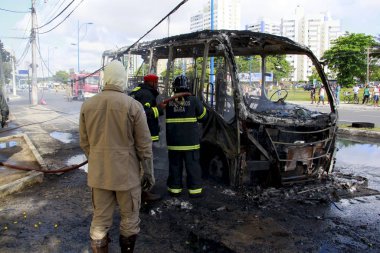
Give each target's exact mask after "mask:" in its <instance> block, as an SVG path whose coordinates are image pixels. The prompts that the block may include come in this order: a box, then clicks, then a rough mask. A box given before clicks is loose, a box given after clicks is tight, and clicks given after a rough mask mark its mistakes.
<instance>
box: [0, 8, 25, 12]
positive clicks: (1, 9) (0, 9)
mask: <svg viewBox="0 0 380 253" xmlns="http://www.w3.org/2000/svg"><path fill="white" fill-rule="evenodd" d="M0 11H7V12H13V13H29V11H13V10H7V9H3V8H0Z"/></svg>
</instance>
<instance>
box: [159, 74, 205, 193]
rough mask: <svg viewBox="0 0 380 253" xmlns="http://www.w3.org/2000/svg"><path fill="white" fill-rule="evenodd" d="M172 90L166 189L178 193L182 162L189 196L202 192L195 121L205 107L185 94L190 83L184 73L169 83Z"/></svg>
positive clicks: (202, 117) (168, 111) (168, 108)
mask: <svg viewBox="0 0 380 253" xmlns="http://www.w3.org/2000/svg"><path fill="white" fill-rule="evenodd" d="M172 85H173V91H174V95H175V96H179V97H177V98H176V99H175V100H172V101H170V102H169V103H168V104H167V105H166V141H167V145H168V155H169V176H168V180H167V186H168V191H169V194H170V195H171V196H179V195H180V194H181V192H182V188H183V184H182V172H183V164H184V163H185V168H186V174H187V179H186V184H187V189H188V191H189V196H190V197H200V196H202V194H203V188H202V169H201V166H200V164H199V149H200V131H199V126H198V122H204V121H205V120H206V118H207V110H206V107H204V106H203V104H202V102H201V101H200V100H199V98H197V97H195V96H193V95H189V96H180V93H181V92H189V91H190V84H189V81H188V79H187V78H186V76H184V75H181V76H177V77H176V78H175V80H174V82H173V84H172Z"/></svg>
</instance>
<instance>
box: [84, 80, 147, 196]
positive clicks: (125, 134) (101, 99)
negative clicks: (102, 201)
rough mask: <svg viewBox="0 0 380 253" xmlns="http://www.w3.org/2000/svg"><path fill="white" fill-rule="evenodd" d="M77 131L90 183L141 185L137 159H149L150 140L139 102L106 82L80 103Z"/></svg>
mask: <svg viewBox="0 0 380 253" xmlns="http://www.w3.org/2000/svg"><path fill="white" fill-rule="evenodd" d="M79 131H80V146H81V148H82V149H83V151H84V152H85V154H86V156H87V157H88V161H89V165H88V185H89V186H90V187H93V188H100V189H106V190H112V191H127V190H129V189H132V188H133V187H136V186H139V185H140V167H139V161H142V160H146V159H152V141H151V138H150V133H149V128H148V125H147V121H146V117H145V114H144V111H143V108H142V106H141V104H140V103H139V102H137V101H136V100H134V99H133V98H131V97H129V96H128V95H127V94H125V93H123V90H122V89H121V88H120V87H119V86H117V85H113V84H108V85H106V86H105V88H104V90H103V91H102V92H101V93H99V94H97V95H95V96H94V97H92V98H90V99H89V100H87V101H85V102H84V103H83V105H82V108H81V112H80V124H79Z"/></svg>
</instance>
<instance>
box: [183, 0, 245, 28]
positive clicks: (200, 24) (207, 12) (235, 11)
mask: <svg viewBox="0 0 380 253" xmlns="http://www.w3.org/2000/svg"><path fill="white" fill-rule="evenodd" d="M240 20H241V9H240V0H214V29H215V30H220V29H228V30H236V29H240ZM207 29H211V1H210V0H208V1H207V4H206V5H204V6H203V9H202V10H200V11H198V13H197V14H196V15H194V16H192V17H191V18H190V31H191V32H196V31H201V30H207Z"/></svg>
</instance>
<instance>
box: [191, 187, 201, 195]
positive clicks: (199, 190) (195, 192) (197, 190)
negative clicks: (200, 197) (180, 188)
mask: <svg viewBox="0 0 380 253" xmlns="http://www.w3.org/2000/svg"><path fill="white" fill-rule="evenodd" d="M189 193H190V194H201V193H202V188H198V189H189Z"/></svg>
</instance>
